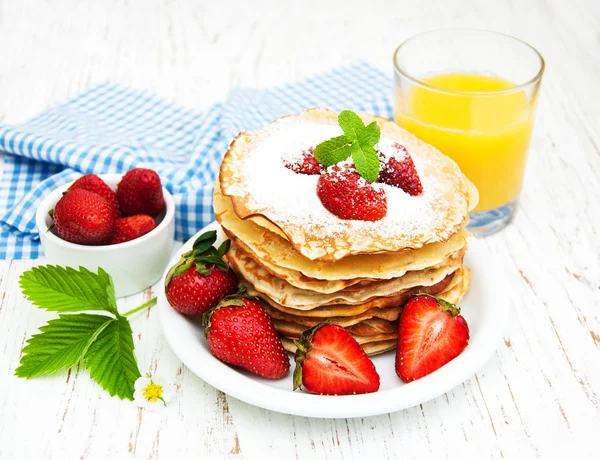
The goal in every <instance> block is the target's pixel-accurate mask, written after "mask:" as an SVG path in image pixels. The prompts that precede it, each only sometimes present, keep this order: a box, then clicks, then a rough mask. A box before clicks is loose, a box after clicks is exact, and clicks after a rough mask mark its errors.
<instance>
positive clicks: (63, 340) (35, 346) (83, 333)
mask: <svg viewBox="0 0 600 460" xmlns="http://www.w3.org/2000/svg"><path fill="white" fill-rule="evenodd" d="M111 321H113V319H112V318H111V317H109V316H104V315H89V314H86V313H80V314H73V315H60V316H59V317H58V319H53V320H50V321H48V324H46V325H45V326H42V327H40V334H35V335H34V336H32V337H31V338H30V339H29V340H28V341H27V345H26V346H25V347H24V348H23V357H22V358H21V362H20V364H21V365H20V366H19V367H18V368H17V369H16V370H15V375H16V376H17V377H22V378H27V379H30V378H32V377H40V376H42V375H47V374H51V373H52V372H56V371H59V370H62V369H67V368H69V367H71V366H73V365H75V364H76V363H77V362H78V361H79V360H80V359H81V358H82V357H83V356H84V355H85V352H86V351H87V350H88V348H89V346H90V345H91V344H92V343H93V342H94V340H95V339H96V337H98V335H99V334H100V333H101V332H102V331H103V330H104V329H105V328H106V327H107V326H108V325H109V323H110V322H111Z"/></svg>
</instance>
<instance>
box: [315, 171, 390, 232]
mask: <svg viewBox="0 0 600 460" xmlns="http://www.w3.org/2000/svg"><path fill="white" fill-rule="evenodd" d="M317 195H318V197H319V199H320V200H321V203H322V204H323V206H325V208H326V209H328V210H329V211H330V212H331V213H333V214H335V215H336V216H338V217H339V218H340V219H355V220H369V221H376V220H380V219H383V218H384V217H385V215H386V213H387V198H386V196H385V191H384V190H383V189H380V188H376V186H374V185H373V184H371V183H369V182H367V181H366V180H365V179H363V178H362V177H361V176H360V174H358V171H356V168H355V167H354V166H338V165H334V166H331V167H329V168H327V169H326V170H325V172H324V173H323V174H321V176H320V177H319V181H318V183H317Z"/></svg>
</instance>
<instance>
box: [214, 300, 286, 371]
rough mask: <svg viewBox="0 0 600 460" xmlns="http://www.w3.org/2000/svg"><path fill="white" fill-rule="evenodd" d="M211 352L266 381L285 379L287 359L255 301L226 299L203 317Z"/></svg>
mask: <svg viewBox="0 0 600 460" xmlns="http://www.w3.org/2000/svg"><path fill="white" fill-rule="evenodd" d="M203 323H204V324H205V325H206V339H207V340H208V345H209V347H210V351H211V353H212V354H213V355H214V356H215V357H217V358H218V359H220V360H221V361H223V362H226V363H227V364H231V365H232V366H237V367H241V368H243V369H246V370H247V371H250V372H252V373H254V374H256V375H260V376H262V377H266V378H268V379H280V378H282V377H285V376H286V375H287V374H288V372H289V370H290V360H289V358H288V355H287V353H286V352H285V350H284V348H283V345H282V344H281V340H280V339H279V337H278V336H277V332H276V331H275V327H274V326H273V322H272V321H271V318H269V315H267V313H266V312H265V310H264V309H263V308H262V307H261V306H260V305H259V304H258V303H256V302H255V301H253V300H250V299H244V298H233V299H226V300H224V301H223V302H222V303H220V304H219V305H218V306H217V307H216V308H215V309H214V310H211V311H210V312H208V313H206V314H205V315H204V318H203Z"/></svg>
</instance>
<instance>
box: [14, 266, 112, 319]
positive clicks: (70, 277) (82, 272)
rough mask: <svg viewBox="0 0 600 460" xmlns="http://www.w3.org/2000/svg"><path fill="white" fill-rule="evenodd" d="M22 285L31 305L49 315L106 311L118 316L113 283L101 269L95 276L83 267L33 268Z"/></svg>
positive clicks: (23, 276) (24, 275)
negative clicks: (51, 312) (54, 313)
mask: <svg viewBox="0 0 600 460" xmlns="http://www.w3.org/2000/svg"><path fill="white" fill-rule="evenodd" d="M19 285H20V286H21V290H22V291H23V294H24V295H25V297H27V299H28V300H29V301H31V302H32V303H33V304H34V305H36V306H37V307H40V308H44V309H46V310H48V311H58V312H75V311H87V310H104V311H109V312H111V313H114V314H117V308H116V300H115V297H114V287H113V285H112V280H111V278H110V275H109V274H108V273H106V272H105V271H104V270H102V269H101V268H99V269H98V274H96V273H93V272H91V271H89V270H87V269H86V268H83V267H79V270H75V269H74V268H71V267H67V268H64V267H59V266H54V265H46V266H40V267H34V268H32V269H31V270H27V271H25V272H23V274H22V275H21V277H20V279H19Z"/></svg>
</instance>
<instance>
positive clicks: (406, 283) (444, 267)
mask: <svg viewBox="0 0 600 460" xmlns="http://www.w3.org/2000/svg"><path fill="white" fill-rule="evenodd" d="M464 249H465V248H463V249H460V250H459V251H457V252H456V253H455V254H452V255H450V256H449V257H448V258H447V259H446V260H445V261H443V262H442V263H441V264H439V265H438V266H436V267H433V268H429V269H427V270H421V271H409V272H407V273H405V274H404V275H403V276H402V277H400V278H394V279H391V280H387V281H385V282H378V283H370V284H362V285H361V289H350V290H346V289H343V290H340V291H337V292H335V293H331V294H323V293H319V292H315V291H312V290H308V289H300V288H297V287H295V286H293V285H291V284H290V283H288V282H287V281H285V280H282V279H280V278H277V277H276V276H274V275H272V274H271V273H269V272H268V271H267V270H265V269H264V268H262V267H261V266H260V265H258V264H257V263H256V262H254V261H253V260H252V259H251V258H249V257H247V256H245V255H244V254H242V253H241V252H240V251H238V250H237V248H236V247H235V245H232V246H231V248H230V249H229V252H228V254H227V256H226V258H227V262H228V263H229V265H230V266H231V268H232V269H233V270H234V271H235V272H236V273H238V274H239V275H240V276H241V277H242V278H244V279H245V280H246V281H247V282H248V283H249V284H251V285H252V287H253V289H255V290H256V291H259V292H261V293H263V294H266V295H267V296H268V297H269V298H270V299H272V300H274V301H275V302H277V303H278V304H280V305H283V306H286V307H291V308H298V309H302V310H309V309H313V308H316V307H320V306H323V305H332V304H346V305H353V304H360V303H364V302H366V301H368V300H372V299H374V298H376V297H391V296H395V295H398V294H399V293H401V292H402V291H404V290H406V289H410V288H413V287H416V286H431V285H434V284H436V283H438V282H440V281H442V280H443V279H444V278H445V277H446V276H447V275H449V274H450V273H453V272H454V271H455V270H456V269H458V268H459V267H460V266H461V265H462V259H463V256H464Z"/></svg>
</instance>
